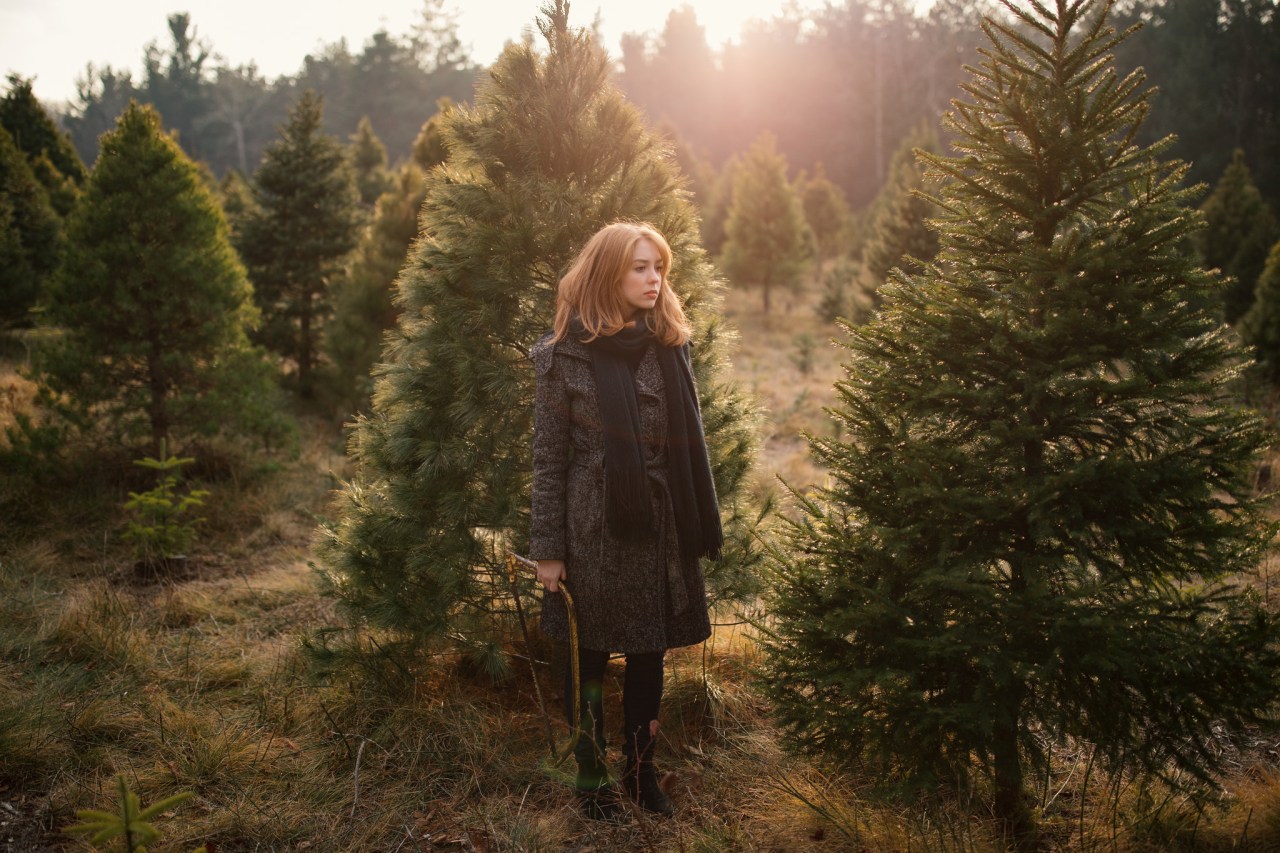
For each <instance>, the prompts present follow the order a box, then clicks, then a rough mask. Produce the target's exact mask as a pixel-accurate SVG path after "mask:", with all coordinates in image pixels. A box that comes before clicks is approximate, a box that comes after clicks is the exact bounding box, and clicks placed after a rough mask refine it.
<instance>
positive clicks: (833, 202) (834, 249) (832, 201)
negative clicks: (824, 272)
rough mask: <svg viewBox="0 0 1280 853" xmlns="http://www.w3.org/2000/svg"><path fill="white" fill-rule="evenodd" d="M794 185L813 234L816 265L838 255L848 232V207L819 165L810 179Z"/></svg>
mask: <svg viewBox="0 0 1280 853" xmlns="http://www.w3.org/2000/svg"><path fill="white" fill-rule="evenodd" d="M796 183H797V185H798V187H799V192H800V206H801V208H802V209H803V210H804V218H805V221H806V222H808V223H809V228H810V229H812V231H813V239H814V243H815V244H816V246H817V251H818V263H819V264H821V263H822V262H823V261H825V260H827V259H828V258H833V257H835V256H836V255H838V254H840V251H841V247H842V245H843V243H844V240H845V236H846V234H847V232H848V229H849V204H848V202H846V201H845V200H844V193H843V192H841V191H840V188H839V187H838V186H836V185H835V184H833V183H831V181H830V179H828V178H827V171H826V169H825V168H823V165H822V164H821V163H818V165H816V166H814V168H813V175H812V176H801V179H800V180H798V181H797V182H796Z"/></svg>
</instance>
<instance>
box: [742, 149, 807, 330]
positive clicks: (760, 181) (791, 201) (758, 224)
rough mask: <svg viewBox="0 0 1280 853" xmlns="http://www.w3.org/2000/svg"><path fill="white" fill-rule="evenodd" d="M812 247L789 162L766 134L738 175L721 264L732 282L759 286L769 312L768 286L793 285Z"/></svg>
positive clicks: (748, 156)
mask: <svg viewBox="0 0 1280 853" xmlns="http://www.w3.org/2000/svg"><path fill="white" fill-rule="evenodd" d="M812 248H813V233H812V232H811V231H810V230H809V225H808V223H807V222H805V219H804V209H803V208H802V207H801V205H800V197H799V196H798V195H797V193H796V190H795V187H793V186H792V185H791V182H790V181H788V180H787V160H786V158H785V157H784V156H783V155H781V154H779V153H778V149H777V144H776V143H775V142H774V139H773V136H772V135H770V134H768V133H766V134H763V135H762V136H761V137H760V138H759V139H757V140H756V141H755V143H754V144H753V145H752V146H751V147H750V148H749V149H747V152H746V153H745V154H743V155H742V159H741V161H740V162H739V164H738V167H737V170H736V171H735V173H734V179H733V200H732V201H731V202H730V203H729V217H728V220H727V221H726V222H725V243H724V254H723V255H722V256H721V258H720V265H721V266H722V267H724V271H725V274H726V275H728V276H729V279H730V280H731V281H732V282H734V284H742V285H753V286H759V287H760V290H761V293H762V297H763V301H764V313H765V314H768V313H769V292H770V290H771V289H772V288H774V287H784V288H792V287H795V286H796V285H797V284H798V283H799V281H800V276H801V275H802V274H803V273H804V270H805V267H806V265H807V264H808V261H809V257H810V255H811V253H812Z"/></svg>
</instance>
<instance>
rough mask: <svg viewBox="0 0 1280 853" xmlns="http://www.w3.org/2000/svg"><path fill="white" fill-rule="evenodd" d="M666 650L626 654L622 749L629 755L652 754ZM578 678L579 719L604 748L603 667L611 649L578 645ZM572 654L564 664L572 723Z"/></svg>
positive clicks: (565, 694) (623, 688)
mask: <svg viewBox="0 0 1280 853" xmlns="http://www.w3.org/2000/svg"><path fill="white" fill-rule="evenodd" d="M665 655H666V652H665V651H658V652H639V653H637V652H632V653H629V654H627V655H626V661H627V668H626V674H625V675H624V676H623V680H622V717H623V727H622V732H623V751H624V752H625V753H626V754H627V755H629V756H637V757H639V756H642V755H644V754H646V753H648V754H651V753H652V749H653V739H654V734H655V732H654V731H653V728H656V727H651V724H652V723H653V722H654V721H656V720H657V719H658V708H659V706H660V705H661V704H662V670H663V657H664V656H665ZM578 663H579V667H578V668H579V680H580V682H581V684H582V696H581V698H580V702H579V720H578V724H579V725H580V726H581V728H582V730H583V732H584V734H586V736H587V737H588V738H590V737H592V736H594V739H595V741H596V744H597V746H596V748H597V750H599V751H602V750H603V749H604V701H603V699H604V671H605V667H606V665H607V664H608V663H609V653H608V652H601V651H596V650H595V649H582V648H580V649H579V652H578ZM572 670H573V658H572V657H570V658H569V660H568V661H567V662H566V665H565V690H564V696H565V717H566V718H567V719H568V720H569V724H570V725H573V724H574V720H573V700H574V695H573V671H572Z"/></svg>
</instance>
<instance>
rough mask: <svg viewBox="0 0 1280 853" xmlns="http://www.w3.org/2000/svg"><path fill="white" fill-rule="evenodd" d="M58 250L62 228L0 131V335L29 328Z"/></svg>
mask: <svg viewBox="0 0 1280 853" xmlns="http://www.w3.org/2000/svg"><path fill="white" fill-rule="evenodd" d="M62 246H63V244H62V222H61V220H60V219H59V218H58V214H57V213H56V212H55V211H54V209H53V207H52V205H50V203H49V197H48V195H47V194H46V193H45V191H44V187H43V186H41V184H40V182H39V181H38V180H37V179H36V176H35V174H34V173H33V172H32V171H31V167H30V165H28V163H27V159H26V157H24V156H23V155H22V152H21V151H20V150H19V149H18V146H17V145H15V144H14V141H13V138H12V137H11V136H10V135H9V132H8V131H7V130H5V129H4V128H3V127H0V329H4V328H6V327H10V326H22V325H26V324H27V323H28V322H29V315H28V312H29V311H30V309H31V307H32V306H33V305H34V304H35V302H36V299H37V298H38V297H39V296H40V294H41V293H42V292H43V290H44V289H45V286H46V284H47V283H48V281H49V279H50V277H51V276H52V275H53V273H54V271H55V270H57V268H58V264H59V262H60V261H61V259H62Z"/></svg>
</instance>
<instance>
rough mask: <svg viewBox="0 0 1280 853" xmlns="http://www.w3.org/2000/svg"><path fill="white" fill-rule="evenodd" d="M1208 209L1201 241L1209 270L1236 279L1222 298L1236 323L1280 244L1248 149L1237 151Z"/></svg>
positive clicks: (1279, 226) (1278, 227) (1228, 316)
mask: <svg viewBox="0 0 1280 853" xmlns="http://www.w3.org/2000/svg"><path fill="white" fill-rule="evenodd" d="M1202 210H1203V211H1204V215H1205V220H1206V222H1207V227H1206V228H1205V229H1204V230H1203V231H1201V232H1200V233H1199V234H1197V235H1196V237H1197V239H1196V241H1195V242H1196V245H1197V247H1198V248H1199V250H1200V254H1201V255H1202V256H1203V257H1204V262H1205V265H1206V266H1209V267H1216V268H1217V269H1220V270H1222V272H1223V274H1224V275H1228V276H1231V279H1232V280H1231V282H1230V284H1229V285H1228V286H1227V289H1226V291H1225V292H1224V293H1223V296H1222V300H1223V316H1224V317H1225V319H1226V321H1227V322H1228V323H1235V322H1236V321H1238V320H1239V319H1240V318H1241V317H1243V316H1244V315H1245V312H1247V311H1248V310H1249V306H1251V305H1252V304H1253V292H1254V288H1255V287H1256V286H1257V284H1258V276H1259V275H1261V274H1262V267H1263V265H1264V264H1266V262H1267V251H1268V250H1269V249H1270V248H1271V244H1272V243H1274V242H1275V241H1276V240H1280V222H1277V220H1276V216H1275V213H1274V212H1273V211H1272V210H1271V208H1270V207H1269V206H1268V205H1267V203H1266V202H1265V201H1264V200H1263V198H1262V194H1261V193H1259V192H1258V188H1257V187H1256V186H1254V183H1253V178H1252V177H1251V176H1250V175H1249V167H1248V166H1246V165H1245V162H1244V152H1243V151H1241V150H1239V149H1236V152H1235V156H1233V157H1232V158H1231V165H1229V166H1227V168H1226V171H1224V172H1223V173H1222V178H1221V179H1220V180H1219V181H1218V185H1217V186H1216V187H1214V190H1213V194H1212V195H1210V196H1209V198H1208V199H1207V200H1206V201H1205V203H1204V207H1203V208H1202Z"/></svg>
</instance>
